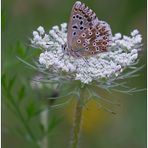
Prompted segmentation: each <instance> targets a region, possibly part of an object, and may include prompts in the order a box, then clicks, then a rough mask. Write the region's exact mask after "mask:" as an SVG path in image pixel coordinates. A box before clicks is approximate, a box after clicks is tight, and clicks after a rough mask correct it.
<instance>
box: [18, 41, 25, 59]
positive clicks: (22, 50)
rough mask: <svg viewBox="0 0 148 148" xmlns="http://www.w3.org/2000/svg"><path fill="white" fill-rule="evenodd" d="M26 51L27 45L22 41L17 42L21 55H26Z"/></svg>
mask: <svg viewBox="0 0 148 148" xmlns="http://www.w3.org/2000/svg"><path fill="white" fill-rule="evenodd" d="M26 51H27V50H26V47H25V46H24V45H23V44H22V43H20V42H17V43H16V52H17V54H18V55H19V56H21V57H24V56H25V55H26Z"/></svg>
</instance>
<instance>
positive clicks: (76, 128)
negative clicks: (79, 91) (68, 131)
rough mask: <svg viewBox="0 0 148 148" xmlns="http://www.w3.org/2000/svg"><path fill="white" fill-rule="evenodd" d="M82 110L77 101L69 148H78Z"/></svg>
mask: <svg viewBox="0 0 148 148" xmlns="http://www.w3.org/2000/svg"><path fill="white" fill-rule="evenodd" d="M82 109H83V106H82V104H81V102H80V100H77V103H76V107H75V113H74V121H73V131H72V139H71V148H78V144H79V136H80V128H81V120H82Z"/></svg>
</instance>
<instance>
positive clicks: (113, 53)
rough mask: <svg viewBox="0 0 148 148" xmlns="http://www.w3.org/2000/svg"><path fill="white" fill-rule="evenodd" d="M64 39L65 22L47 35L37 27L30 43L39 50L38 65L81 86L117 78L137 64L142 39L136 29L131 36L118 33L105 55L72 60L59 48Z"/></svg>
mask: <svg viewBox="0 0 148 148" xmlns="http://www.w3.org/2000/svg"><path fill="white" fill-rule="evenodd" d="M66 36H67V24H66V23H63V24H61V27H60V28H59V27H58V26H54V27H53V28H52V30H50V31H49V33H48V34H45V31H44V28H43V27H41V26H40V27H39V28H38V29H37V31H33V39H32V40H31V44H32V46H33V47H37V48H41V49H42V51H43V52H42V53H41V54H40V57H39V63H40V64H41V65H43V66H45V68H46V69H49V70H50V71H51V70H52V71H54V72H56V73H58V72H59V74H60V72H64V74H65V73H66V74H67V75H69V76H71V78H72V79H75V80H80V81H81V82H82V83H90V82H92V81H93V80H99V79H102V78H106V79H110V78H112V77H117V76H118V75H119V74H120V73H121V72H122V71H123V69H124V68H126V67H127V66H130V65H132V64H134V63H135V62H136V60H137V58H138V51H139V50H141V45H142V44H141V42H142V37H141V35H140V33H139V31H138V30H134V31H132V32H131V36H130V37H128V36H122V35H121V34H120V33H117V34H115V35H114V37H113V44H112V47H111V48H110V49H109V51H108V52H104V53H100V54H97V55H94V56H91V57H87V58H74V57H72V56H69V55H67V54H65V52H64V51H63V49H62V45H63V44H64V43H65V42H66V40H67V38H66Z"/></svg>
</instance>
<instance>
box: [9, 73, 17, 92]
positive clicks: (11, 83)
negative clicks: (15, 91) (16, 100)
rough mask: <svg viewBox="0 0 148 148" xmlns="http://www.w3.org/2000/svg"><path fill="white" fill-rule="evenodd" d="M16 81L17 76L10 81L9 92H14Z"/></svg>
mask: <svg viewBox="0 0 148 148" xmlns="http://www.w3.org/2000/svg"><path fill="white" fill-rule="evenodd" d="M15 80H16V76H14V77H13V78H12V79H11V80H10V81H9V84H8V90H9V91H11V90H12V87H13V85H14V83H15Z"/></svg>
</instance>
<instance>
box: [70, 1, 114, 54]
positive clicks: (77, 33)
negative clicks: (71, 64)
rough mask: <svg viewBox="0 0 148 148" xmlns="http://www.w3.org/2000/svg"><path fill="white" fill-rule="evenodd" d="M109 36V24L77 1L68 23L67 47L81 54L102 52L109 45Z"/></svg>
mask: <svg viewBox="0 0 148 148" xmlns="http://www.w3.org/2000/svg"><path fill="white" fill-rule="evenodd" d="M111 38H112V33H111V29H110V26H109V25H108V24H107V23H106V22H103V21H100V20H98V18H97V17H96V14H95V13H94V12H93V11H92V10H91V9H89V8H88V7H87V6H85V4H83V3H81V2H79V1H77V2H76V3H75V4H74V6H73V8H72V12H71V17H70V21H69V25H68V34H67V44H68V49H69V50H72V51H74V52H76V53H78V54H79V55H82V56H88V55H92V54H96V53H99V52H104V51H107V48H108V47H109V46H110V44H111Z"/></svg>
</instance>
